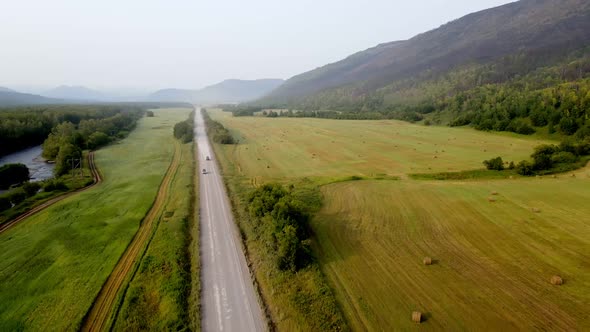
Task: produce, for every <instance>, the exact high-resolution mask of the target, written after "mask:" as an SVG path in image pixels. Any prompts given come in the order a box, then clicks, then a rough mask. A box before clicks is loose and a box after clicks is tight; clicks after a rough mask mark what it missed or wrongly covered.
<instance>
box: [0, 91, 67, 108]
mask: <svg viewBox="0 0 590 332" xmlns="http://www.w3.org/2000/svg"><path fill="white" fill-rule="evenodd" d="M64 102H65V100H62V99H55V98H47V97H43V96H39V95H33V94H29V93H20V92H16V91H13V90H10V89H6V88H0V107H4V106H17V105H36V104H59V103H64Z"/></svg>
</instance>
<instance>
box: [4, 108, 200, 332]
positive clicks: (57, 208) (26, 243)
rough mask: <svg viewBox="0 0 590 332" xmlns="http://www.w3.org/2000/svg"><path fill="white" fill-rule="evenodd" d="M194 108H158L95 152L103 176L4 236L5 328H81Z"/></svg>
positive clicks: (158, 181) (153, 193) (143, 209)
mask: <svg viewBox="0 0 590 332" xmlns="http://www.w3.org/2000/svg"><path fill="white" fill-rule="evenodd" d="M189 112H190V110H189V109H166V110H157V111H156V112H155V113H156V116H155V117H152V118H143V119H142V120H140V122H139V124H138V127H137V129H136V130H134V131H133V132H132V133H131V134H130V135H129V137H128V138H127V139H125V140H123V141H121V142H120V143H119V144H114V145H111V146H109V147H106V148H104V149H101V150H99V151H97V152H96V157H95V159H96V164H97V166H98V167H99V169H100V171H101V173H102V175H103V177H104V181H103V182H102V183H101V184H100V185H98V186H97V187H94V188H92V189H90V190H88V191H85V192H83V193H80V194H79V195H75V196H72V197H69V198H67V199H64V200H63V201H61V202H59V203H57V204H55V205H53V206H51V207H50V208H48V209H46V210H44V211H43V212H41V213H39V214H37V215H35V216H33V217H31V218H30V219H28V220H25V221H23V222H21V223H20V224H19V225H18V226H17V227H14V228H12V229H10V230H8V231H6V232H5V233H3V234H1V235H0V271H1V272H0V297H1V298H2V302H1V304H0V330H18V329H25V328H26V329H32V330H43V329H46V328H47V327H48V326H51V328H52V329H55V330H77V329H78V328H79V327H80V324H81V322H82V319H83V317H84V315H85V314H86V312H87V310H88V309H89V307H90V306H91V304H92V302H93V300H94V298H95V296H96V294H97V293H98V292H99V290H100V288H101V286H102V284H103V283H104V281H105V280H106V279H107V277H108V276H109V274H110V272H111V271H112V269H113V267H114V266H115V264H116V263H117V261H118V259H119V257H120V256H121V254H122V253H123V252H124V250H125V248H126V247H127V245H128V244H129V242H130V240H131V239H132V237H133V235H134V234H135V232H136V231H137V229H138V226H139V222H140V221H141V219H142V218H143V217H144V216H145V214H146V212H147V211H148V210H149V208H150V206H151V204H152V202H153V200H154V197H155V195H156V193H157V191H158V187H159V184H160V182H161V180H162V177H163V176H164V173H165V172H166V169H167V168H168V165H169V164H170V160H171V158H172V154H173V151H174V144H173V140H174V138H173V136H172V126H173V125H174V123H175V122H178V121H181V120H184V119H186V117H187V116H188V113H189Z"/></svg>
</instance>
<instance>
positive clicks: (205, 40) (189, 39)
mask: <svg viewBox="0 0 590 332" xmlns="http://www.w3.org/2000/svg"><path fill="white" fill-rule="evenodd" d="M0 1H1V2H2V6H1V10H0V45H1V46H0V47H1V48H0V86H8V87H11V86H12V87H16V86H23V85H34V86H56V85H61V84H68V85H86V86H89V87H94V88H105V87H128V88H129V87H138V88H145V89H156V88H165V87H179V88H200V87H202V86H205V85H209V84H212V83H216V82H218V81H221V80H223V79H226V78H241V79H255V78H285V79H286V78H289V77H291V76H293V75H295V74H299V73H301V72H304V71H307V70H311V69H314V68H316V67H318V66H322V65H324V64H327V63H330V62H334V61H337V60H340V59H342V58H343V57H346V56H348V55H350V54H352V53H354V52H357V51H360V50H364V49H366V48H369V47H372V46H374V45H376V44H379V43H383V42H388V41H394V40H400V39H408V38H410V37H412V36H414V35H416V34H418V33H421V32H424V31H427V30H430V29H433V28H436V27H438V26H440V25H441V24H444V23H446V22H448V21H450V20H453V19H456V18H459V17H461V16H463V15H465V14H468V13H470V12H474V11H478V10H481V9H485V8H489V7H494V6H498V5H501V4H504V3H508V2H511V1H509V0H407V1H398V0H364V1H361V0H354V1H352V0H297V1H282V0H192V1H189V0H167V1H165V0H141V1H140V0H137V1H136V0H51V1H48V0H18V1H16V0H15V1H9V0H0Z"/></svg>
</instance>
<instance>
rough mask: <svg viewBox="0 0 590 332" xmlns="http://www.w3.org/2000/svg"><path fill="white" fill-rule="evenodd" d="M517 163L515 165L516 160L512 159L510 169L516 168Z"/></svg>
mask: <svg viewBox="0 0 590 332" xmlns="http://www.w3.org/2000/svg"><path fill="white" fill-rule="evenodd" d="M515 168H516V165H514V161H511V162H510V164H509V165H508V169H515Z"/></svg>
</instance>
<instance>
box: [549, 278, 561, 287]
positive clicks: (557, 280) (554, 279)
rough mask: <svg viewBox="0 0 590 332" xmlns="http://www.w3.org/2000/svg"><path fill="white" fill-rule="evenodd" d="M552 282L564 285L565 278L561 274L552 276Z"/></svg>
mask: <svg viewBox="0 0 590 332" xmlns="http://www.w3.org/2000/svg"><path fill="white" fill-rule="evenodd" d="M551 284H552V285H556V286H559V285H563V279H561V277H560V276H553V277H551Z"/></svg>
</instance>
